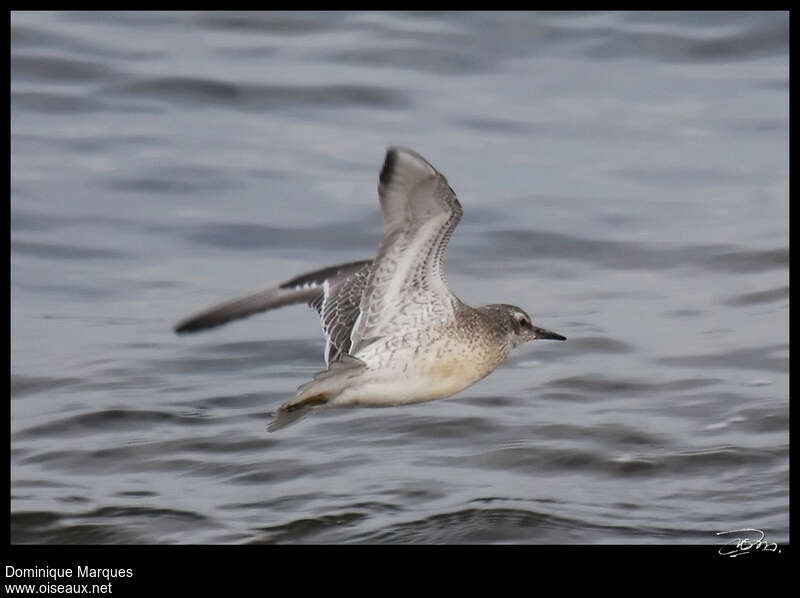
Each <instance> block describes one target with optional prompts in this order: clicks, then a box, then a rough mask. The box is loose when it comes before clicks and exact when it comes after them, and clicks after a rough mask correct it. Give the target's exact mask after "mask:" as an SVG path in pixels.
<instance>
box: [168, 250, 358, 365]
mask: <svg viewBox="0 0 800 598" xmlns="http://www.w3.org/2000/svg"><path fill="white" fill-rule="evenodd" d="M371 263H372V260H364V261H360V262H351V263H348V264H339V265H338V266H330V267H329V268H323V269H322V270H316V271H314V272H308V273H306V274H301V275H300V276H296V277H294V278H292V279H291V280H287V281H284V282H282V283H280V284H278V285H276V286H274V287H270V288H268V289H264V290H263V291H259V292H257V293H253V294H252V295H247V296H246V297H241V298H239V299H234V300H232V301H227V302H225V303H220V304H219V305H215V306H213V307H210V308H208V309H206V310H203V311H201V312H199V313H197V314H194V315H193V316H190V317H188V318H186V319H185V320H182V321H181V322H179V323H178V324H177V325H176V326H175V332H177V333H179V334H181V333H185V332H197V331H200V330H206V329H209V328H214V327H215V326H221V325H222V324H226V323H227V322H230V321H232V320H238V319H240V318H246V317H248V316H251V315H253V314H256V313H259V312H262V311H266V310H269V309H275V308H276V307H281V306H283V305H290V304H293V303H309V304H311V305H312V307H316V305H317V304H318V303H319V304H321V302H322V300H323V296H324V294H325V288H326V287H327V288H337V287H339V286H341V284H342V283H343V282H344V281H346V280H347V279H348V277H350V276H351V275H352V274H354V273H356V272H359V271H361V270H363V269H369V266H370V264H371ZM364 278H365V279H366V277H364ZM362 286H363V285H362ZM353 292H355V288H354V290H353ZM317 311H318V312H319V308H317ZM320 316H322V314H321V313H320ZM353 319H354V320H355V316H353ZM324 327H325V324H324V322H323V329H324ZM337 338H338V337H337ZM326 354H327V352H326Z"/></svg>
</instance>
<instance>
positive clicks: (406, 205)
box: [350, 147, 462, 354]
mask: <svg viewBox="0 0 800 598" xmlns="http://www.w3.org/2000/svg"><path fill="white" fill-rule="evenodd" d="M378 195H379V197H380V203H381V210H382V211H383V239H382V240H381V243H380V246H379V247H378V254H377V256H376V258H375V261H374V263H373V267H372V270H371V272H370V274H369V277H368V279H367V281H366V285H365V288H364V292H363V294H362V296H361V302H360V306H359V316H358V319H357V321H356V322H355V324H354V326H353V331H352V335H351V339H350V341H351V348H350V353H351V354H355V353H356V352H357V351H359V350H360V349H362V348H363V347H364V346H366V345H368V344H369V343H371V342H372V341H373V340H374V339H376V338H381V337H383V336H387V335H389V334H391V333H392V331H393V330H396V329H397V327H398V326H399V325H400V319H401V318H399V317H398V315H399V314H401V313H402V316H403V318H404V319H405V321H406V322H408V321H409V320H411V323H412V325H415V326H419V325H424V323H425V322H426V321H431V320H432V319H447V318H451V317H452V316H453V309H454V307H453V306H454V301H457V299H455V297H454V296H453V295H452V293H451V292H450V290H449V289H448V288H447V282H446V280H445V276H444V254H445V250H446V249H447V243H448V241H449V240H450V237H451V236H452V234H453V231H454V230H455V227H456V225H457V224H458V222H459V220H460V219H461V214H462V210H461V204H460V203H459V201H458V198H457V197H456V194H455V192H454V191H453V190H452V188H451V187H450V185H449V184H448V183H447V179H445V177H444V176H443V175H442V174H441V173H439V172H438V171H437V170H436V169H435V168H434V167H433V166H431V164H430V163H428V162H427V161H426V160H425V159H424V158H423V157H422V156H420V155H419V154H417V153H416V152H414V151H412V150H409V149H405V148H400V147H392V148H389V150H388V151H387V153H386V159H385V161H384V164H383V168H382V169H381V174H380V182H379V184H378ZM410 297H411V298H412V299H413V301H409V298H410Z"/></svg>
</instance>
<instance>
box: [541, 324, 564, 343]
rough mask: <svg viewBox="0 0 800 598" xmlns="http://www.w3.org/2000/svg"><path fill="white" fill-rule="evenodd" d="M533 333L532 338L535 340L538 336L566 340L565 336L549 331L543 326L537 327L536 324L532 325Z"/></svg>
mask: <svg viewBox="0 0 800 598" xmlns="http://www.w3.org/2000/svg"><path fill="white" fill-rule="evenodd" d="M533 334H534V338H536V339H537V340H538V339H540V338H543V339H548V340H553V341H565V340H567V337H566V336H561V335H560V334H558V333H556V332H551V331H549V330H545V329H544V328H538V327H536V326H534V327H533Z"/></svg>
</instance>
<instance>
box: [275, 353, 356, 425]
mask: <svg viewBox="0 0 800 598" xmlns="http://www.w3.org/2000/svg"><path fill="white" fill-rule="evenodd" d="M364 367H366V365H365V364H364V362H363V361H361V360H360V359H358V358H356V357H353V356H352V355H344V356H343V357H342V358H341V359H339V360H337V361H334V362H332V363H331V364H330V366H329V367H328V369H327V370H323V371H321V372H317V373H316V374H315V375H314V377H313V378H312V380H311V381H310V382H306V383H305V384H303V385H302V386H300V387H299V388H298V389H297V395H296V396H295V397H294V398H293V399H291V400H290V401H287V402H285V403H284V404H283V405H281V406H280V408H279V409H278V411H276V412H275V413H274V414H273V416H272V421H271V422H270V423H269V425H268V426H267V431H269V432H275V431H276V430H280V429H282V428H285V427H287V426H290V425H292V424H294V423H296V422H298V421H300V420H301V419H303V418H304V417H306V416H307V415H310V414H311V412H312V411H315V410H317V409H319V408H321V407H325V406H326V405H328V403H329V402H330V401H331V400H332V399H333V398H335V397H336V396H337V395H338V394H339V393H340V392H342V391H343V390H344V389H345V388H347V387H348V386H349V384H350V382H352V380H353V378H354V377H356V376H357V375H359V374H360V371H361V370H362V369H363V368H364Z"/></svg>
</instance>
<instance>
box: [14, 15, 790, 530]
mask: <svg viewBox="0 0 800 598" xmlns="http://www.w3.org/2000/svg"><path fill="white" fill-rule="evenodd" d="M788 21H789V18H788V14H787V13H780V12H774V13H689V14H686V13H657V14H653V13H543V14H540V13H523V14H506V13H492V14H483V13H459V14H448V13H444V14H439V13H422V14H410V13H402V14H401V13H327V14H316V13H297V14H295V13H291V14H283V13H277V14H274V13H257V14H244V13H233V14H217V13H199V14H198V13H167V14H162V13H158V14H153V13H112V14H107V13H22V12H15V13H12V15H11V177H12V184H11V242H12V244H11V276H12V277H11V301H12V310H11V324H12V330H11V333H12V335H11V371H12V380H11V382H12V384H11V399H12V400H11V414H12V421H11V541H12V543H57V544H62V543H84V544H85V543H261V542H267V543H274V542H282V543H322V542H325V543H340V542H349V543H365V542H366V543H388V542H399V543H489V542H491V543H534V544H541V543H544V544H549V543H562V544H570V543H620V542H622V543H701V544H717V543H719V541H718V538H717V536H716V535H715V534H716V532H719V531H724V530H732V529H738V528H741V527H753V528H760V529H763V530H764V531H765V533H766V534H767V537H768V538H769V539H770V540H773V541H778V542H786V541H788V539H789V481H788V480H789V457H788V456H789V433H788V421H789V419H788V409H789V386H788V385H789V381H788V349H789V338H788V337H789V333H788V322H789V301H788V298H789V288H788V266H789V252H788V244H789V231H788V201H789V199H788V198H789V191H788V188H789V182H788V173H789V164H788V107H789V105H788V96H789V87H788V76H789V75H788V40H789V38H788ZM392 144H401V145H406V146H409V147H412V148H414V149H416V150H417V151H419V152H420V153H422V154H423V155H424V156H425V157H426V158H428V159H429V160H430V161H431V162H432V163H433V164H434V165H436V166H437V167H438V168H439V169H440V170H442V172H443V173H444V174H445V175H446V176H447V178H448V180H449V181H450V183H451V185H452V186H453V188H454V189H455V190H456V192H457V193H458V194H459V197H460V199H461V202H462V204H463V206H464V218H463V220H462V223H461V225H460V226H459V228H458V230H457V231H456V234H455V236H454V238H453V241H452V243H451V245H450V252H449V259H448V278H449V280H450V284H451V286H452V288H453V290H454V291H455V292H456V293H457V294H458V295H459V296H460V297H461V298H462V299H463V300H465V301H466V302H468V303H471V304H474V305H475V304H482V303H491V302H506V303H514V304H517V305H520V306H522V307H524V308H525V309H527V310H528V311H529V312H531V313H533V314H534V317H535V319H536V320H537V322H538V323H539V324H540V325H541V326H544V327H546V328H549V329H552V330H556V331H558V332H560V333H562V334H564V335H566V336H567V337H569V341H567V342H566V343H547V342H539V343H532V344H528V345H525V346H523V347H521V348H519V349H517V350H516V352H515V353H514V354H513V355H512V357H511V358H510V359H509V360H508V362H507V363H506V364H504V365H503V366H501V367H500V368H499V369H498V370H497V371H496V372H494V373H493V374H492V375H491V376H489V377H488V378H487V379H485V380H484V381H482V382H480V383H479V384H477V385H475V386H473V387H471V388H469V389H467V390H466V391H464V392H462V393H460V394H458V395H456V396H454V397H451V398H449V399H446V400H443V401H436V402H432V403H423V404H418V405H410V406H405V407H397V408H391V409H364V410H338V411H330V412H327V413H324V414H320V415H319V416H318V417H314V418H309V419H308V420H305V421H304V422H302V423H300V424H298V425H297V426H295V427H292V428H290V429H287V430H284V431H283V432H281V433H276V434H267V433H266V432H265V425H266V423H267V416H266V414H267V412H269V411H271V410H273V409H274V408H275V407H276V406H277V405H279V404H280V403H281V402H282V401H283V400H285V399H286V398H287V397H289V396H291V395H292V394H293V392H294V389H295V388H296V386H297V385H299V384H301V383H302V382H304V381H306V380H307V379H308V378H309V376H310V375H312V374H313V373H314V372H315V371H317V370H318V369H319V368H320V367H321V365H322V348H323V343H322V340H321V336H320V332H319V325H318V322H317V321H316V318H315V314H314V313H313V312H312V311H311V310H309V309H307V308H304V307H302V306H295V307H291V308H285V309H283V310H280V311H275V312H271V313H267V314H263V315H260V316H258V317H255V318H252V319H249V320H245V321H242V322H237V323H234V324H231V325H229V326H227V327H223V328H221V329H218V330H214V331H211V332H208V333H206V334H198V335H194V336H190V337H176V336H175V335H173V333H172V330H171V329H172V326H173V324H174V323H175V322H176V321H177V320H179V319H181V318H182V317H184V316H186V315H188V314H189V313H191V312H193V311H195V310H197V309H199V308H203V307H205V306H207V305H209V304H211V303H215V302H217V301H221V300H224V299H228V298H232V297H236V296H238V295H240V294H243V293H246V292H249V291H251V290H254V289H258V288H261V287H264V286H267V285H269V284H272V283H273V282H276V281H278V280H283V279H286V278H288V277H290V276H293V275H295V274H298V273H301V272H304V271H307V270H309V269H314V268H317V267H320V266H324V265H328V264H333V263H337V262H343V261H348V260H354V259H362V258H368V257H371V256H372V255H373V254H374V251H375V248H376V246H377V242H378V239H379V237H380V226H381V219H380V212H379V208H378V202H377V197H376V183H377V176H378V171H379V168H380V166H381V163H382V160H383V154H384V151H385V148H386V147H387V146H388V145H392Z"/></svg>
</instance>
